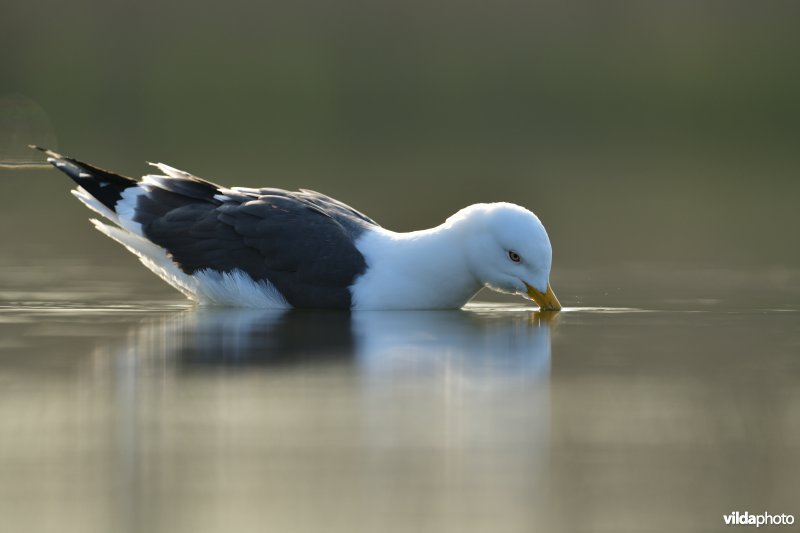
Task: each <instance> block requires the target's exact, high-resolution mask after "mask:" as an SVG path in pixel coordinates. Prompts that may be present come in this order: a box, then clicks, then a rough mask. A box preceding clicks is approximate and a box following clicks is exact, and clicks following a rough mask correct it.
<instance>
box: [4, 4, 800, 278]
mask: <svg viewBox="0 0 800 533" xmlns="http://www.w3.org/2000/svg"><path fill="white" fill-rule="evenodd" d="M2 19H3V21H4V24H3V26H4V31H3V33H2V36H0V39H2V42H0V45H2V50H3V54H2V69H1V70H0V99H2V103H0V110H1V111H0V127H1V128H2V131H0V134H1V136H0V150H2V151H3V153H2V158H3V160H4V161H12V160H16V161H19V160H21V159H24V158H31V157H34V155H31V154H28V153H27V151H26V149H25V148H24V145H25V144H27V143H29V142H34V143H43V144H55V148H57V149H59V150H60V151H62V152H63V153H65V154H68V155H72V156H74V157H77V158H81V159H84V160H86V161H89V162H93V163H95V164H97V165H99V166H102V167H106V168H109V169H112V170H116V171H119V172H121V173H124V174H127V175H132V176H139V175H141V174H143V173H145V172H147V170H148V169H147V167H146V166H145V165H144V161H145V160H151V161H162V162H166V163H168V164H171V165H173V166H176V167H178V168H181V169H185V170H188V171H191V172H193V173H195V174H197V175H199V176H201V177H205V178H207V179H211V180H214V181H217V182H221V183H224V184H228V185H261V186H277V187H285V188H297V187H306V188H312V189H316V190H320V191H322V192H325V193H328V194H330V195H332V196H335V197H337V198H339V199H342V200H343V201H345V202H348V203H350V204H352V205H353V206H355V207H357V208H359V209H361V210H363V211H365V212H366V213H367V214H369V215H370V216H372V217H373V218H375V219H377V220H378V221H379V222H380V223H382V224H383V225H384V226H386V227H389V228H391V229H395V230H410V229H418V228H421V227H425V226H431V225H434V224H437V223H439V222H441V221H442V220H444V219H445V218H446V217H447V216H449V215H450V214H451V213H453V212H454V211H456V210H457V209H459V208H461V207H463V206H465V205H467V204H470V203H475V202H484V201H499V200H505V201H511V202H515V203H519V204H521V205H524V206H526V207H528V208H530V209H531V210H533V211H534V212H536V213H537V214H539V216H540V217H541V218H542V220H543V221H544V223H545V225H546V226H547V228H548V231H549V232H550V235H551V238H552V240H553V243H554V248H555V266H554V275H557V273H558V272H559V271H561V272H567V271H570V269H572V270H573V271H580V269H586V268H592V267H595V266H596V267H598V268H599V267H609V268H615V267H616V266H618V265H629V264H635V265H648V264H658V265H662V266H663V265H666V267H667V268H668V269H669V268H672V267H674V268H676V269H680V268H684V267H686V268H690V267H691V268H694V267H697V268H712V269H713V268H745V269H752V270H753V271H754V272H759V273H760V274H759V276H761V275H770V276H772V277H775V276H777V277H778V278H780V279H781V280H783V281H781V283H783V282H785V277H786V276H787V275H789V274H787V272H794V271H795V269H796V267H797V266H798V265H799V264H800V247H798V223H797V220H798V219H797V215H796V209H797V208H796V205H797V203H798V200H800V180H798V170H800V165H799V164H798V163H800V150H798V141H800V31H798V23H800V4H797V3H796V2H783V3H779V2H730V1H725V2H722V1H720V2H688V1H676V2H623V3H618V2H612V3H606V2H603V3H599V2H598V3H593V2H585V3H572V2H570V3H565V2H531V1H526V2H516V1H509V0H501V1H499V2H492V3H486V2H469V1H467V2H461V1H454V0H448V1H444V2H437V3H432V2H423V1H419V0H412V1H407V2H391V3H389V2H364V1H357V0H346V1H340V2H311V1H300V2H293V3H268V2H244V1H241V0H233V1H230V2H209V1H207V0H201V1H199V2H192V3H182V2H174V1H173V2H151V1H146V2H141V1H137V2H124V1H119V0H111V1H108V0H104V1H102V2H101V1H99V0H90V1H87V0H78V1H72V2H57V1H54V0H43V1H31V2H25V3H23V2H13V3H10V2H7V3H5V4H4V6H3V7H2ZM0 176H2V178H3V189H2V190H3V196H4V199H5V200H6V201H5V202H4V208H3V210H2V212H1V213H0V239H2V242H3V247H4V249H5V254H6V256H7V257H8V256H13V255H16V256H20V254H22V255H24V254H27V255H26V256H27V257H40V256H48V255H56V254H57V255H58V256H59V257H62V258H63V257H66V258H69V257H75V258H76V260H78V259H77V258H84V257H97V258H98V260H99V259H102V260H103V261H106V262H108V261H110V262H111V263H112V264H114V263H116V262H118V263H119V264H120V265H123V264H124V265H130V269H132V270H133V269H136V270H140V267H139V266H138V265H135V262H133V261H130V259H129V258H128V257H126V255H125V252H124V251H122V250H121V249H115V248H116V245H115V244H114V243H111V242H105V241H104V240H103V239H102V238H101V237H100V236H99V235H96V234H94V233H93V232H92V231H91V230H90V228H89V226H88V224H87V223H86V222H85V218H86V213H85V211H84V208H83V207H82V206H80V205H79V204H78V203H77V202H75V201H74V200H73V199H72V198H70V197H68V196H67V195H66V191H67V190H68V188H69V187H70V186H69V183H68V181H67V180H66V179H65V178H64V177H63V176H61V175H60V174H57V173H56V172H55V171H48V170H27V169H26V170H21V169H11V170H9V169H5V170H0ZM112 250H115V251H113V252H112ZM87 254H88V255H87ZM92 254H96V255H95V256H92ZM125 268H128V267H125ZM559 269H561V270H559ZM764 273H766V274H764ZM141 275H142V276H143V277H146V276H149V274H147V273H144V271H143V270H142V274H141ZM781 276H783V278H781ZM790 277H791V276H790ZM795 279H796V276H795Z"/></svg>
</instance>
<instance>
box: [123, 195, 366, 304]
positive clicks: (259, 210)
mask: <svg viewBox="0 0 800 533" xmlns="http://www.w3.org/2000/svg"><path fill="white" fill-rule="evenodd" d="M165 181H166V180H165ZM175 189H176V188H175V187H173V191H174V190H175ZM173 191H167V190H161V189H155V190H154V191H152V192H151V193H149V194H147V195H144V196H142V197H140V198H139V203H138V205H137V209H136V211H137V218H136V220H137V222H141V223H142V229H143V231H144V234H145V236H147V238H148V239H150V240H151V241H153V242H154V243H156V244H158V245H159V246H162V247H163V248H165V249H166V250H167V251H168V252H169V253H170V255H171V256H172V258H173V260H174V261H175V262H176V263H177V264H178V265H179V266H180V268H181V269H182V270H183V271H184V272H186V273H188V274H193V273H195V272H197V271H199V270H203V269H212V270H216V271H220V272H229V271H232V270H235V269H240V270H242V271H244V272H246V273H247V274H249V275H250V276H251V277H252V278H253V279H256V280H259V279H265V280H268V281H269V282H271V283H272V284H273V285H274V286H275V287H276V288H277V289H278V290H279V291H280V292H281V294H283V296H284V297H285V298H286V300H287V301H288V302H289V303H290V304H291V305H293V306H295V307H338V308H349V307H350V303H351V302H350V291H349V287H350V285H352V284H353V282H354V280H355V278H356V277H357V276H359V275H360V274H362V273H363V272H364V271H365V270H366V263H365V261H364V257H363V256H362V255H361V253H360V252H359V251H358V249H357V248H356V246H355V243H354V241H355V239H357V238H358V236H359V235H361V234H362V233H363V232H364V231H367V230H368V229H369V228H370V227H374V226H375V223H374V222H372V221H371V220H370V219H368V218H366V217H363V215H361V216H358V215H357V213H358V212H357V211H355V210H352V209H350V208H347V206H345V205H344V204H341V203H339V202H336V201H335V200H332V199H327V198H328V197H325V196H324V195H319V197H309V196H308V195H309V193H306V192H298V193H294V192H289V191H283V190H270V191H269V193H268V194H263V193H262V191H259V194H258V195H256V194H252V193H249V192H248V191H241V194H240V195H238V196H237V195H228V194H227V193H228V190H227V189H221V190H218V191H217V193H218V194H217V195H213V196H211V195H209V196H207V197H206V198H205V199H204V200H201V199H199V198H196V197H194V198H190V197H187V196H184V195H182V194H179V193H177V192H173ZM263 192H266V191H263ZM223 195H224V196H223ZM231 196H236V197H235V198H232V197H231ZM219 198H225V199H223V200H219ZM323 198H324V199H325V200H323ZM182 201H185V203H184V205H176V203H180V202H182ZM167 205H169V206H170V208H169V209H167V210H165V211H163V212H162V213H161V214H160V215H158V214H157V211H158V208H159V207H161V206H167ZM139 213H141V214H142V216H141V217H140V216H139ZM154 215H155V216H154Z"/></svg>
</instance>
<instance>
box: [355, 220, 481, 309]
mask: <svg viewBox="0 0 800 533" xmlns="http://www.w3.org/2000/svg"><path fill="white" fill-rule="evenodd" d="M466 237H467V235H466V234H465V232H464V231H463V228H461V227H458V226H455V225H453V224H448V223H445V224H442V225H440V226H437V227H435V228H431V229H426V230H421V231H413V232H409V233H398V232H393V231H389V230H385V229H380V230H378V231H375V232H371V233H370V234H369V235H367V236H365V237H364V239H363V240H362V241H360V242H359V249H361V251H362V253H363V254H364V256H365V259H366V261H367V265H368V266H369V269H368V271H367V273H366V274H365V275H364V276H363V277H362V279H361V280H359V281H360V284H361V287H367V286H368V287H369V290H368V291H366V290H365V291H361V292H360V293H359V292H354V297H355V298H354V299H355V301H356V304H357V305H358V307H365V308H369V307H384V308H385V307H387V306H388V307H397V308H400V307H405V308H418V309H422V308H427V309H446V308H458V307H461V306H462V305H464V304H465V303H467V301H469V299H470V298H472V296H474V295H475V293H476V292H478V290H480V288H481V287H482V283H481V282H480V280H478V279H477V277H476V276H475V275H474V273H473V272H472V271H471V269H470V263H469V257H468V253H467V249H466V240H465V239H466ZM356 289H358V285H357V286H356Z"/></svg>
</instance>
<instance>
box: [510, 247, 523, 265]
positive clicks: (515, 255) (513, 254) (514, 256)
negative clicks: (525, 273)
mask: <svg viewBox="0 0 800 533" xmlns="http://www.w3.org/2000/svg"><path fill="white" fill-rule="evenodd" d="M508 258H509V259H511V260H512V261H514V262H515V263H519V262H520V261H522V258H521V257H520V256H519V254H518V253H517V252H515V251H514V250H509V251H508Z"/></svg>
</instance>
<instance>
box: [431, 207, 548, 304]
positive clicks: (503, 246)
mask: <svg viewBox="0 0 800 533" xmlns="http://www.w3.org/2000/svg"><path fill="white" fill-rule="evenodd" d="M447 222H448V223H450V224H453V225H454V226H455V225H457V226H460V227H461V228H462V229H463V230H464V231H465V233H464V241H465V244H466V253H467V261H468V263H469V268H470V270H471V271H472V273H473V274H474V275H475V277H476V278H477V279H478V280H480V282H481V283H483V284H484V285H485V286H486V287H488V288H490V289H493V290H496V291H499V292H505V293H511V294H520V295H523V296H527V297H529V298H530V299H532V300H534V301H535V302H536V303H537V304H538V305H539V307H540V308H541V309H542V310H553V311H557V310H559V309H561V304H560V303H559V301H558V298H556V295H555V294H554V293H553V289H552V288H551V287H550V266H551V264H552V260H553V249H552V247H551V245H550V238H549V237H548V236H547V231H545V229H544V226H543V225H542V223H541V221H540V220H539V218H538V217H537V216H536V215H534V214H533V213H531V212H530V211H528V210H527V209H525V208H524V207H520V206H518V205H514V204H509V203H493V204H476V205H471V206H469V207H466V208H464V209H462V210H461V211H459V212H458V213H456V214H455V215H453V216H452V217H450V218H449V219H448V220H447Z"/></svg>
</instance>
